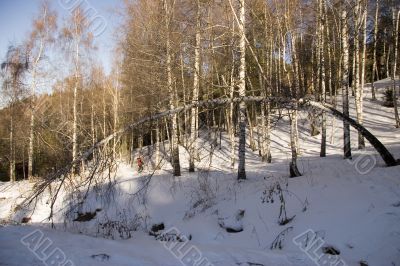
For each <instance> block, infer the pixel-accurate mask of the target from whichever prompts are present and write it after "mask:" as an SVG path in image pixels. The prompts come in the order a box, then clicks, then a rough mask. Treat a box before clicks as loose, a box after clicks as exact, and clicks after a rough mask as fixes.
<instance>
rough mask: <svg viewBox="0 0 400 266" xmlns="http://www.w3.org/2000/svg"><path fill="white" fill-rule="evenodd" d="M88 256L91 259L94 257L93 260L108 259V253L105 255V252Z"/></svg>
mask: <svg viewBox="0 0 400 266" xmlns="http://www.w3.org/2000/svg"><path fill="white" fill-rule="evenodd" d="M90 257H91V258H92V259H94V260H97V261H108V260H110V255H107V254H105V253H101V254H96V255H92V256H90Z"/></svg>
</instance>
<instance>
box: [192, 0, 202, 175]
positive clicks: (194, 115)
mask: <svg viewBox="0 0 400 266" xmlns="http://www.w3.org/2000/svg"><path fill="white" fill-rule="evenodd" d="M196 5H197V11H196V44H195V56H194V71H193V96H192V103H196V102H197V101H198V100H199V90H200V78H199V75H200V49H201V6H200V0H196ZM197 120H198V108H197V107H193V108H192V110H191V127H190V158H189V172H194V160H195V157H196V155H195V152H196V151H197V141H196V140H197V136H198V129H197Z"/></svg>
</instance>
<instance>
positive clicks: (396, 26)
mask: <svg viewBox="0 0 400 266" xmlns="http://www.w3.org/2000/svg"><path fill="white" fill-rule="evenodd" d="M392 13H393V15H392V16H393V57H392V82H393V90H392V91H393V105H394V119H395V123H396V125H395V126H396V128H400V118H399V111H398V108H397V92H396V69H397V56H398V51H397V50H398V46H399V45H398V44H399V17H400V10H397V9H396V8H395V7H393V10H392Z"/></svg>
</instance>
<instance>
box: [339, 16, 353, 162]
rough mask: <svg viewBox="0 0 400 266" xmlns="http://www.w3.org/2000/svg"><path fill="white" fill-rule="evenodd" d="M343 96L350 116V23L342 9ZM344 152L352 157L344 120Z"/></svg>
mask: <svg viewBox="0 0 400 266" xmlns="http://www.w3.org/2000/svg"><path fill="white" fill-rule="evenodd" d="M341 21H342V50H343V51H342V54H343V60H342V69H343V70H342V97H343V114H344V115H345V116H349V46H348V25H347V11H346V10H343V11H342V18H341ZM343 140H344V146H343V152H344V158H345V159H351V144H350V124H349V122H348V121H346V120H343Z"/></svg>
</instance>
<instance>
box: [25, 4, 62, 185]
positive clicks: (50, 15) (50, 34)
mask: <svg viewBox="0 0 400 266" xmlns="http://www.w3.org/2000/svg"><path fill="white" fill-rule="evenodd" d="M56 20H57V17H56V15H55V13H54V12H53V11H51V10H50V9H49V5H48V3H43V4H42V5H41V8H40V14H39V16H38V17H37V18H35V19H34V20H33V30H32V32H31V34H30V37H29V40H28V43H27V46H28V53H29V56H30V57H31V65H30V70H31V85H30V87H31V88H30V89H31V95H30V98H31V99H30V100H31V102H30V128H29V148H28V178H29V179H31V178H32V177H33V154H34V147H33V146H34V128H35V109H36V104H35V101H36V91H37V85H38V74H39V73H38V72H39V71H40V70H39V67H40V66H39V64H40V63H41V60H42V59H43V57H44V55H45V52H46V49H47V48H48V45H49V44H51V43H52V42H53V41H54V32H55V30H56V27H57V24H56Z"/></svg>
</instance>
